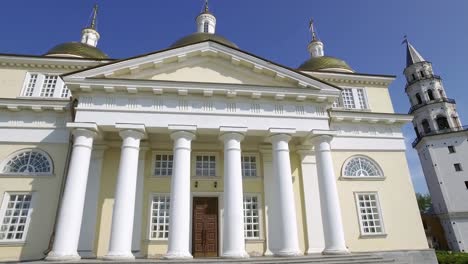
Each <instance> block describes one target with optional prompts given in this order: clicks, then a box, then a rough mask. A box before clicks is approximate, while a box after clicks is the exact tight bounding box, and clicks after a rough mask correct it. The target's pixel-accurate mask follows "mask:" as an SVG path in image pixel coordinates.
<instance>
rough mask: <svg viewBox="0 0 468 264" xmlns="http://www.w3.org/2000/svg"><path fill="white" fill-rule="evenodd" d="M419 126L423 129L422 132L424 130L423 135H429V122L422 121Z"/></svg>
mask: <svg viewBox="0 0 468 264" xmlns="http://www.w3.org/2000/svg"><path fill="white" fill-rule="evenodd" d="M421 125H422V127H423V130H424V133H426V134H427V133H431V126H430V125H429V121H427V119H424V120H423V121H422V122H421Z"/></svg>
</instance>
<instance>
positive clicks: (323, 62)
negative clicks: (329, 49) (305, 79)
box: [299, 56, 354, 72]
mask: <svg viewBox="0 0 468 264" xmlns="http://www.w3.org/2000/svg"><path fill="white" fill-rule="evenodd" d="M299 70H302V71H320V70H338V71H350V72H354V71H353V69H352V68H351V67H350V66H349V65H348V64H347V63H346V62H345V61H344V60H340V59H338V58H334V57H330V56H322V57H316V58H310V59H309V60H307V61H306V62H304V63H302V64H301V66H299Z"/></svg>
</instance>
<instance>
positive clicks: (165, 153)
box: [151, 150, 174, 178]
mask: <svg viewBox="0 0 468 264" xmlns="http://www.w3.org/2000/svg"><path fill="white" fill-rule="evenodd" d="M156 155H173V156H174V152H172V151H169V150H167V151H153V153H152V155H151V164H152V165H151V169H152V170H151V177H154V178H171V177H172V175H156V174H155V171H156ZM172 173H173V174H174V160H172Z"/></svg>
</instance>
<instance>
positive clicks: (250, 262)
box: [31, 254, 406, 264]
mask: <svg viewBox="0 0 468 264" xmlns="http://www.w3.org/2000/svg"><path fill="white" fill-rule="evenodd" d="M33 263H34V264H42V263H48V264H50V262H43V261H37V262H31V264H33ZM54 263H67V264H72V263H76V264H84V263H86V264H91V263H100V264H102V263H112V264H117V263H119V264H120V263H122V264H124V263H125V264H127V263H155V264H175V263H187V264H190V263H192V264H215V263H226V264H237V263H239V264H282V263H284V264H309V263H310V264H319V263H322V264H406V263H397V262H395V260H393V259H386V258H383V257H380V256H376V255H372V254H351V255H320V254H317V255H307V256H301V257H284V258H283V257H252V258H249V259H222V258H210V259H193V260H184V261H181V260H162V259H136V260H134V261H103V260H100V259H82V260H80V261H66V262H54Z"/></svg>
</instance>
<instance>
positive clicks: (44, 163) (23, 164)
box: [2, 149, 53, 175]
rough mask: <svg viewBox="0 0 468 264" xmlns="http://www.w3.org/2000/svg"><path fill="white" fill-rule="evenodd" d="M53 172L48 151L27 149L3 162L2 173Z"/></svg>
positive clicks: (45, 173)
mask: <svg viewBox="0 0 468 264" xmlns="http://www.w3.org/2000/svg"><path fill="white" fill-rule="evenodd" d="M52 172H53V167H52V160H51V159H50V157H49V155H47V153H45V152H43V151H40V150H36V149H26V150H21V151H19V152H16V153H14V154H13V155H11V156H10V157H9V158H7V160H6V161H5V162H4V163H3V166H2V173H6V174H21V175H50V174H52Z"/></svg>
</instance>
